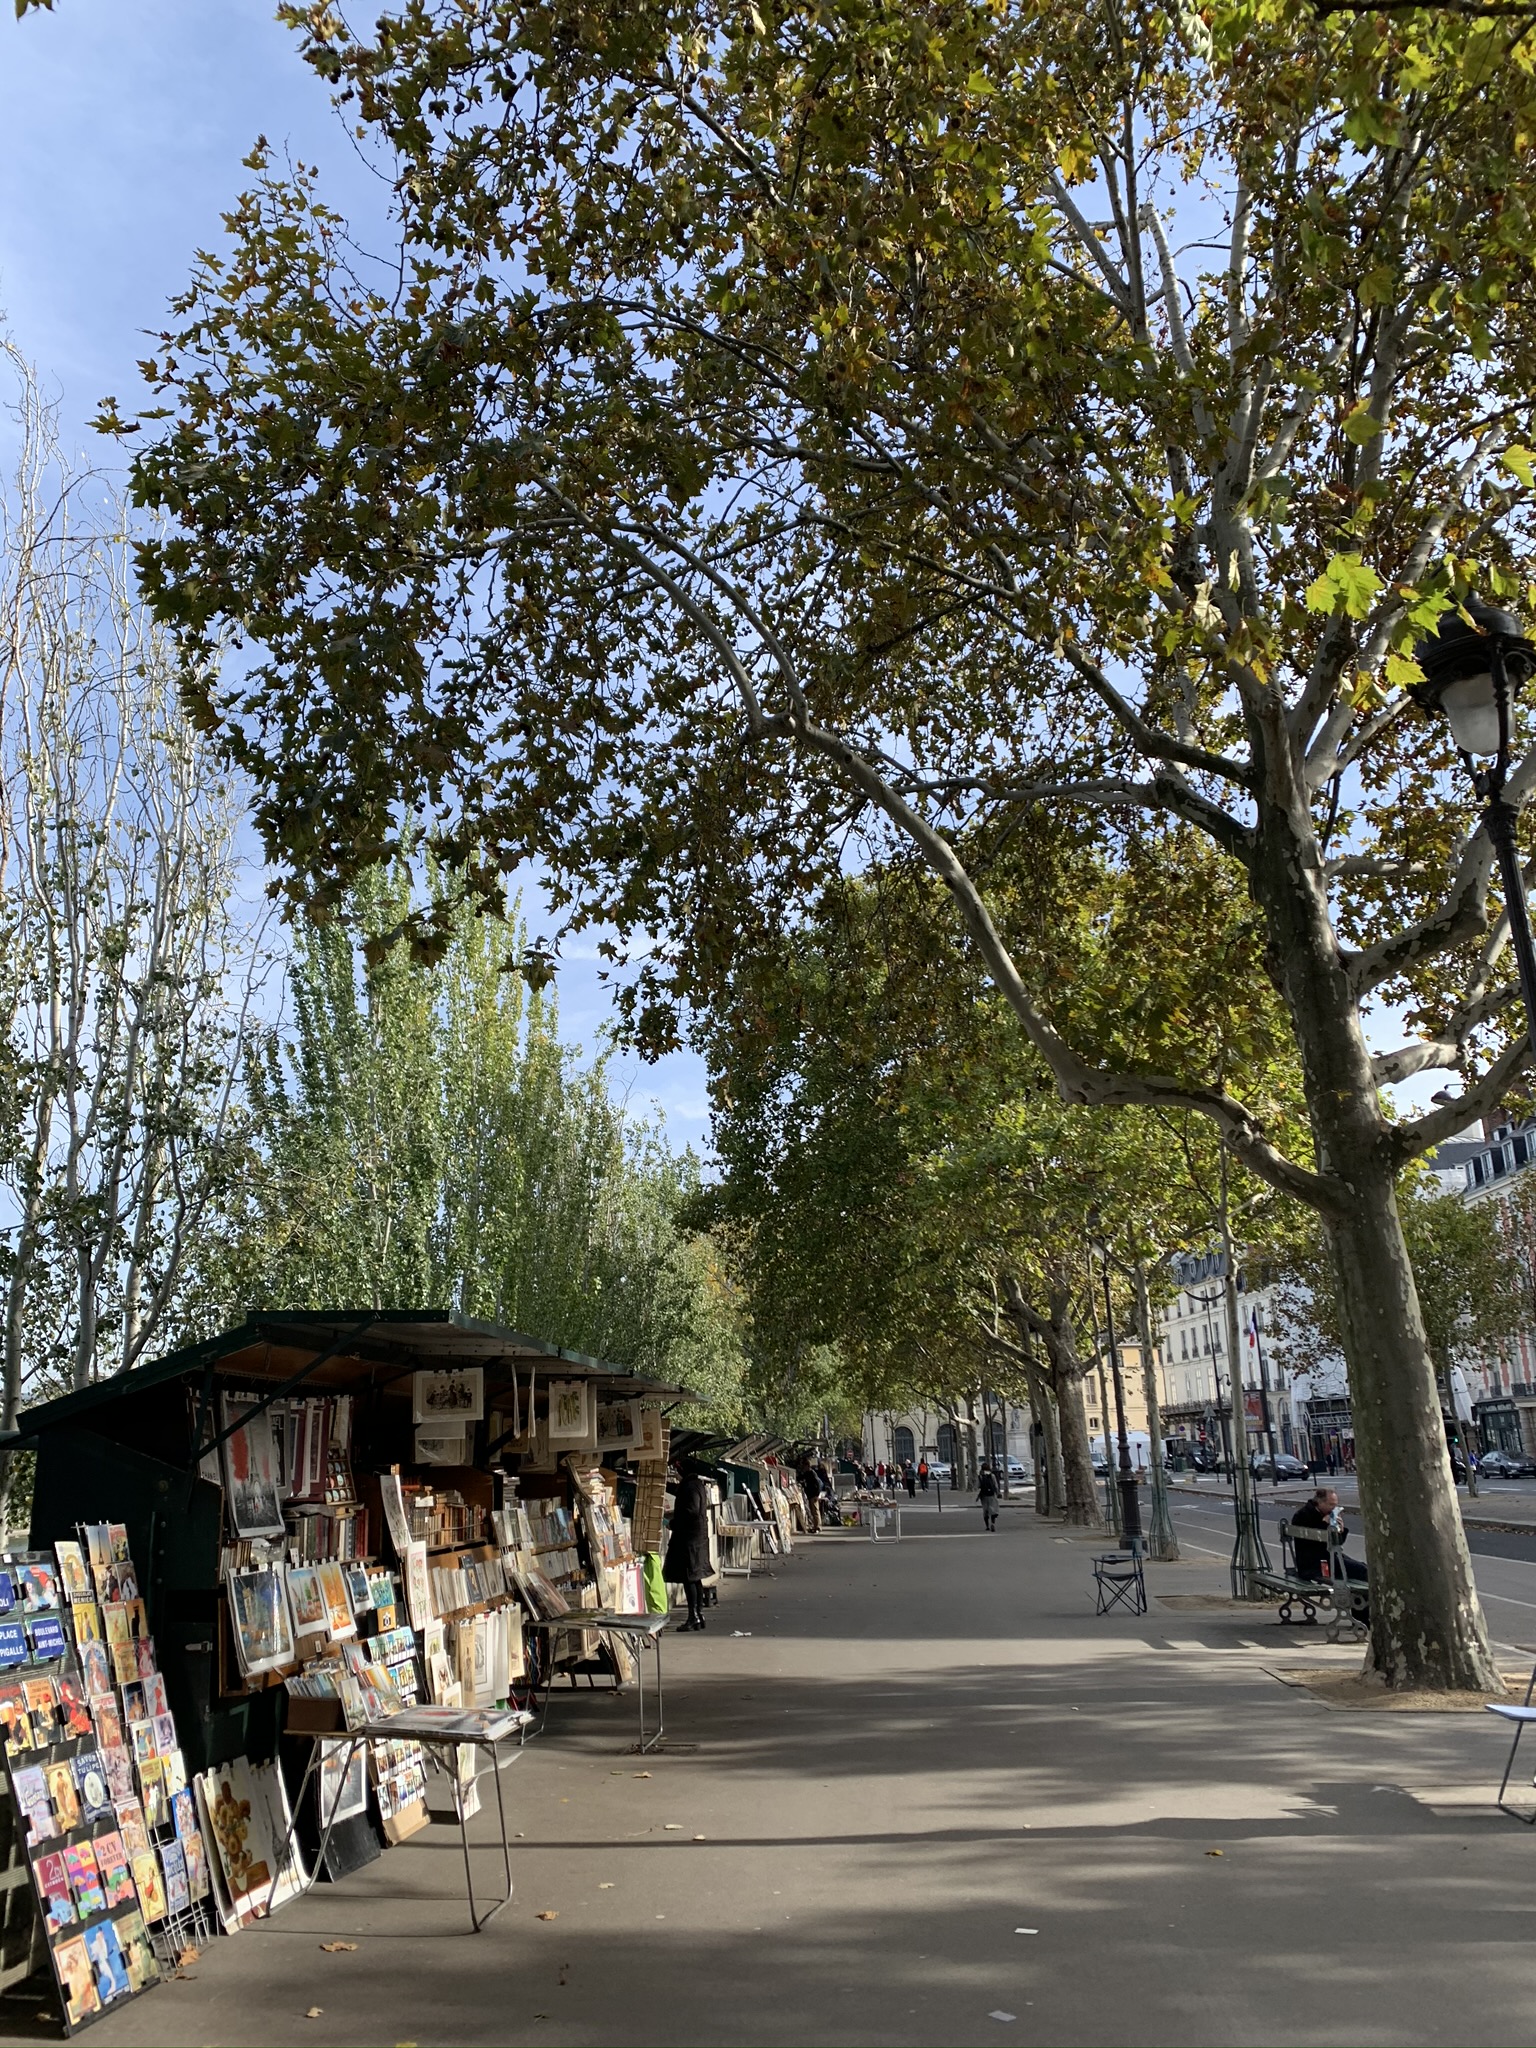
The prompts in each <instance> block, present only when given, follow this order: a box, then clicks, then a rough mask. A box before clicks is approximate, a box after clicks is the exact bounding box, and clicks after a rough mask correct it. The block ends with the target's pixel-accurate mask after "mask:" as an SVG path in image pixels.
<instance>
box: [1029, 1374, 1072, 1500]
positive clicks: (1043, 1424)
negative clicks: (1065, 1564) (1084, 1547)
mask: <svg viewBox="0 0 1536 2048" xmlns="http://www.w3.org/2000/svg"><path fill="white" fill-rule="evenodd" d="M1029 1405H1030V1409H1031V1411H1032V1412H1033V1414H1034V1416H1035V1419H1036V1420H1037V1421H1038V1422H1039V1424H1040V1449H1041V1452H1042V1453H1043V1456H1044V1463H1045V1473H1044V1479H1045V1484H1044V1485H1043V1486H1042V1485H1040V1484H1039V1483H1038V1480H1039V1476H1040V1475H1038V1474H1037V1475H1036V1479H1037V1483H1036V1486H1035V1512H1036V1513H1037V1514H1041V1515H1045V1514H1052V1515H1059V1514H1060V1513H1061V1511H1062V1506H1063V1503H1064V1502H1065V1500H1066V1497H1067V1487H1066V1480H1065V1478H1064V1477H1063V1474H1062V1463H1061V1424H1060V1422H1059V1421H1058V1420H1057V1416H1056V1403H1055V1402H1054V1401H1053V1400H1052V1398H1051V1395H1050V1392H1049V1390H1048V1388H1047V1387H1046V1384H1045V1377H1044V1375H1043V1374H1042V1373H1040V1372H1038V1371H1035V1372H1031V1373H1030V1374H1029Z"/></svg>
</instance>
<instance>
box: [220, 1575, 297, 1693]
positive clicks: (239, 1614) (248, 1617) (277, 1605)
mask: <svg viewBox="0 0 1536 2048" xmlns="http://www.w3.org/2000/svg"><path fill="white" fill-rule="evenodd" d="M228 1585H229V1615H230V1620H231V1622H232V1623H233V1625H234V1631H235V1647H236V1649H237V1650H238V1651H239V1654H240V1666H241V1669H242V1670H243V1671H245V1672H246V1673H247V1674H249V1675H254V1674H256V1673H258V1672H263V1671H276V1670H278V1669H280V1668H281V1667H282V1666H283V1665H285V1664H291V1663H292V1662H293V1660H294V1655H293V1628H292V1625H291V1624H290V1622H289V1619H288V1596H287V1593H286V1592H285V1590H284V1586H283V1574H282V1573H281V1572H280V1571H257V1572H231V1574H230V1576H229V1580H228Z"/></svg>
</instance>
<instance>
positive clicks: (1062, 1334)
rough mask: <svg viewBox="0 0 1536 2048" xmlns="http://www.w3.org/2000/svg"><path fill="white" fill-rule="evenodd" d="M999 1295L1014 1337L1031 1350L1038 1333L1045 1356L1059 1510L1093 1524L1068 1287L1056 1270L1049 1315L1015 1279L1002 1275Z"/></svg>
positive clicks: (1083, 1524)
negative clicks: (1057, 1437) (1052, 1399)
mask: <svg viewBox="0 0 1536 2048" xmlns="http://www.w3.org/2000/svg"><path fill="white" fill-rule="evenodd" d="M1003 1299H1004V1301H1005V1302H1006V1304H1007V1307H1008V1313H1009V1315H1010V1316H1011V1317H1012V1319H1013V1323H1014V1327H1015V1328H1016V1329H1017V1330H1018V1332H1019V1341H1020V1344H1021V1346H1022V1347H1023V1348H1024V1349H1025V1350H1026V1351H1031V1352H1032V1350H1033V1346H1034V1340H1035V1339H1036V1338H1037V1337H1038V1338H1039V1339H1040V1341H1041V1342H1042V1343H1043V1344H1044V1346H1045V1350H1046V1356H1047V1357H1048V1358H1049V1359H1050V1378H1051V1390H1052V1392H1053V1393H1054V1394H1055V1396H1056V1415H1057V1420H1058V1423H1059V1426H1060V1431H1061V1493H1060V1495H1059V1498H1060V1500H1061V1504H1062V1512H1063V1514H1064V1515H1065V1517H1066V1519H1067V1521H1068V1522H1069V1523H1070V1524H1071V1525H1072V1526H1073V1527H1075V1528H1079V1529H1098V1528H1101V1527H1102V1526H1103V1522H1104V1517H1103V1515H1102V1514H1101V1513H1100V1511H1099V1497H1098V1492H1097V1490H1096V1489H1095V1487H1094V1483H1093V1459H1092V1457H1091V1455H1090V1454H1089V1449H1088V1419H1087V1416H1086V1414H1085V1412H1084V1409H1083V1374H1084V1372H1085V1371H1086V1369H1087V1368H1086V1367H1085V1366H1084V1365H1083V1363H1082V1361H1081V1360H1080V1359H1079V1357H1078V1355H1077V1346H1076V1344H1075V1343H1074V1341H1073V1337H1072V1322H1071V1300H1072V1294H1071V1289H1070V1287H1069V1286H1068V1285H1067V1283H1066V1280H1065V1277H1064V1276H1062V1275H1060V1274H1058V1275H1057V1276H1056V1277H1055V1279H1054V1280H1053V1282H1052V1284H1051V1289H1050V1309H1051V1312H1050V1315H1049V1316H1043V1315H1041V1314H1040V1312H1039V1311H1038V1310H1037V1309H1034V1308H1032V1307H1031V1306H1030V1304H1029V1301H1028V1300H1027V1298H1026V1296H1025V1293H1024V1290H1023V1288H1022V1287H1021V1286H1020V1285H1019V1282H1018V1278H1017V1276H1016V1275H1014V1274H1012V1273H1006V1274H1004V1275H1003Z"/></svg>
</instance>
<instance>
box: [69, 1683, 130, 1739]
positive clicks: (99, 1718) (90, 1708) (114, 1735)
mask: <svg viewBox="0 0 1536 2048" xmlns="http://www.w3.org/2000/svg"><path fill="white" fill-rule="evenodd" d="M81 1704H82V1705H83V1706H84V1707H85V1709H86V1726H85V1727H84V1728H81V1729H77V1730H76V1731H75V1732H76V1733H77V1734H80V1735H86V1734H89V1732H90V1720H91V1716H92V1715H93V1714H94V1716H95V1720H96V1741H97V1743H98V1744H99V1746H100V1747H101V1748H102V1749H121V1748H122V1746H123V1719H122V1715H121V1714H120V1713H119V1711H118V1705H117V1701H116V1700H115V1699H112V1698H111V1697H110V1696H109V1695H106V1694H103V1696H102V1697H101V1698H100V1699H98V1700H92V1701H82V1703H81Z"/></svg>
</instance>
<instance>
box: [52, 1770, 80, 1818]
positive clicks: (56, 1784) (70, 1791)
mask: <svg viewBox="0 0 1536 2048" xmlns="http://www.w3.org/2000/svg"><path fill="white" fill-rule="evenodd" d="M43 1777H44V1779H45V1781H46V1782H47V1786H48V1798H49V1802H50V1804H51V1805H52V1807H53V1813H54V1818H55V1820H57V1822H58V1824H59V1832H60V1834H63V1835H68V1834H72V1833H73V1832H74V1830H75V1829H76V1828H77V1827H79V1825H80V1795H79V1793H78V1791H77V1790H76V1789H75V1774H74V1772H73V1771H72V1770H71V1768H70V1767H69V1765H68V1764H44V1766H43Z"/></svg>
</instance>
